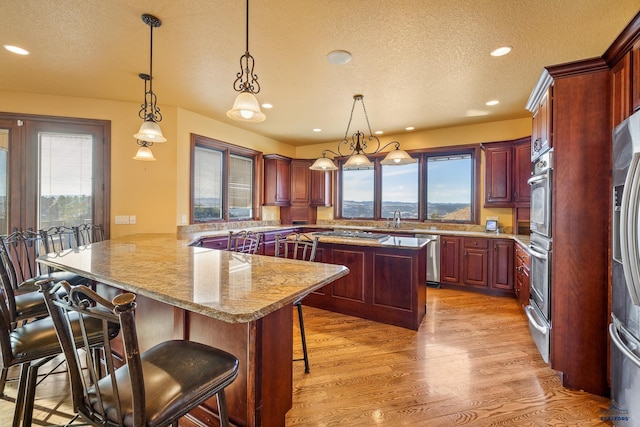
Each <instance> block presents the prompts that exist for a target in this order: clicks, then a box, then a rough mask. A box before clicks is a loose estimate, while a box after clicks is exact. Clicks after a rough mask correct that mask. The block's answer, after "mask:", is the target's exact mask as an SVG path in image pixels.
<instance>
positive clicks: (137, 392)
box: [41, 282, 238, 427]
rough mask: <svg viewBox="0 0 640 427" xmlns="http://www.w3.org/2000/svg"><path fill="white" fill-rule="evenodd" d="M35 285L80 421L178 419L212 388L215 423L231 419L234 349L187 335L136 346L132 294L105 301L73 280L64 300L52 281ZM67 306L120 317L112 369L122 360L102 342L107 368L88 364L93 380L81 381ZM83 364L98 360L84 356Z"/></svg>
mask: <svg viewBox="0 0 640 427" xmlns="http://www.w3.org/2000/svg"><path fill="white" fill-rule="evenodd" d="M62 283H63V285H64V282H62ZM41 286H42V290H43V292H44V295H45V301H46V304H47V308H48V309H49V313H50V315H51V318H52V319H53V322H54V324H55V326H56V332H57V334H58V339H59V341H60V345H61V346H62V348H63V350H64V355H65V359H66V361H67V366H68V372H69V379H70V383H71V394H72V398H73V407H74V409H75V411H77V413H78V414H79V415H80V417H81V418H82V419H83V420H84V421H86V422H88V423H90V424H91V425H94V426H104V425H109V426H125V425H126V426H136V427H143V426H153V427H161V426H168V425H174V426H177V425H178V419H179V418H180V417H182V416H183V415H185V414H187V413H188V412H189V411H191V410H192V409H193V408H195V407H196V406H198V405H199V404H201V403H203V402H204V401H206V400H208V399H209V398H211V397H213V396H214V395H215V396H217V400H218V412H219V416H220V423H221V425H222V426H228V425H229V419H228V415H227V407H226V400H225V394H224V389H225V387H226V386H227V385H229V384H231V383H232V382H233V381H234V380H235V378H236V376H237V375H238V359H236V358H235V357H234V356H232V355H231V354H229V353H227V352H224V351H222V350H219V349H217V348H213V347H210V346H207V345H204V344H200V343H197V342H192V341H185V340H172V341H165V342H162V343H160V344H157V345H155V346H154V347H152V348H151V349H149V350H147V351H145V352H144V353H140V351H139V348H138V338H137V333H136V327H135V319H134V311H135V308H136V302H135V295H133V294H131V293H124V294H120V295H118V296H116V297H115V298H114V299H113V301H112V302H110V301H108V300H106V299H104V298H102V297H101V296H100V295H99V294H97V293H96V292H95V291H93V290H92V289H90V288H88V287H86V286H76V287H73V288H69V291H68V294H69V295H68V299H67V300H63V299H61V298H60V296H59V295H57V294H56V293H52V292H50V288H51V283H50V282H41ZM65 286H66V285H65ZM100 308H103V310H100ZM104 309H106V310H104ZM73 313H77V314H81V315H82V317H80V319H84V318H85V316H86V317H88V318H92V319H98V320H100V321H102V323H103V325H107V324H108V322H118V323H119V324H120V328H121V332H122V340H123V343H124V349H125V351H124V353H125V354H124V355H123V356H124V359H125V360H126V364H124V365H122V366H120V367H119V368H117V366H119V365H120V363H121V361H122V359H118V358H117V357H116V356H114V354H113V352H112V349H111V345H110V343H109V342H105V350H104V355H103V357H104V358H105V362H106V363H105V365H106V367H103V368H104V369H106V375H104V374H103V373H102V372H100V371H95V370H93V369H90V375H91V379H92V380H91V381H84V377H83V369H82V368H83V367H82V366H81V365H80V363H79V358H78V345H77V344H78V343H76V342H74V340H73V339H72V338H71V333H70V325H69V322H68V319H69V315H71V314H73ZM83 340H86V337H83ZM88 356H89V357H90V358H91V354H88ZM87 366H88V367H91V368H94V367H95V366H97V365H96V364H95V363H94V362H93V361H92V360H90V361H89V362H88V363H87Z"/></svg>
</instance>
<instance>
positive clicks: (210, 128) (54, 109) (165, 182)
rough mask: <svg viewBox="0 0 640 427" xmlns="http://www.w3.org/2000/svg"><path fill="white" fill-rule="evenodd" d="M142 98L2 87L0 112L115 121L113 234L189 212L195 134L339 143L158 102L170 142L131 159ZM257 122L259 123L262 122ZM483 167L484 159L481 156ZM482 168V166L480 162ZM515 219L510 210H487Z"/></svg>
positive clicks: (416, 142) (409, 144) (259, 142)
mask: <svg viewBox="0 0 640 427" xmlns="http://www.w3.org/2000/svg"><path fill="white" fill-rule="evenodd" d="M139 108H140V106H139V104H138V103H126V102H116V101H106V100H98V99H86V98H72V97H60V96H48V95H39V94H30V93H19V92H11V91H0V111H2V112H10V113H24V114H40V115H50V116H64V117H79V118H90V119H102V120H110V121H111V235H112V236H113V237H117V236H122V235H126V234H133V233H153V232H175V231H176V225H179V224H181V223H182V217H183V215H187V217H188V215H189V177H190V173H189V161H190V158H189V154H190V135H191V133H195V134H199V135H203V136H206V137H210V138H214V139H218V140H220V141H224V142H227V143H231V144H236V145H241V146H244V147H249V148H252V149H255V150H258V151H261V152H263V153H265V154H269V153H279V154H283V155H285V156H289V157H295V158H315V157H318V156H320V153H321V152H322V150H323V149H324V148H331V149H335V147H336V144H337V141H335V142H332V143H328V144H321V145H310V146H305V147H293V146H291V145H288V144H284V143H281V142H279V141H276V140H273V139H270V138H266V137H263V136H260V135H257V134H255V133H253V132H249V131H245V130H242V129H239V128H236V127H234V126H231V125H229V124H226V123H222V122H219V121H216V120H213V119H210V118H207V117H204V116H202V115H199V114H196V113H193V112H191V111H188V110H184V109H182V108H176V107H171V106H163V105H160V108H161V109H162V114H163V120H162V123H161V126H162V131H163V133H164V135H165V136H166V137H167V140H168V141H167V142H166V143H162V144H155V145H153V147H152V150H153V153H154V155H155V157H156V159H157V161H155V162H140V161H136V160H133V156H134V155H135V153H136V150H137V148H138V146H137V145H136V143H135V139H134V138H133V136H132V135H133V133H134V132H135V131H137V129H138V128H139V126H140V123H141V120H140V118H139V117H138V109H139ZM257 126H259V125H257ZM530 134H531V120H530V119H518V120H509V121H502V122H493V123H487V124H479V125H469V126H459V127H452V128H446V129H436V130H428V131H422V132H411V133H403V134H400V135H395V136H393V135H392V136H385V137H384V138H382V139H381V140H382V142H383V143H386V142H389V141H393V140H398V141H400V143H401V144H402V148H404V149H406V150H410V149H417V148H425V147H440V146H446V145H461V144H471V143H480V142H489V141H500V140H508V139H515V138H519V137H522V136H526V135H530ZM483 165H484V162H483ZM483 167H484V166H483ZM263 213H264V215H265V219H274V218H275V219H278V218H279V212H278V211H277V208H271V209H269V208H265V209H264V212H263ZM115 215H136V219H137V223H136V224H135V225H116V224H114V217H115ZM493 215H498V216H499V218H500V223H501V224H503V225H510V224H511V210H510V209H482V211H481V217H482V222H484V220H485V218H486V217H487V216H493ZM318 216H319V218H320V219H327V218H331V216H332V209H331V208H320V209H319V212H318Z"/></svg>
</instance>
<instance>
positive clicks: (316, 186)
mask: <svg viewBox="0 0 640 427" xmlns="http://www.w3.org/2000/svg"><path fill="white" fill-rule="evenodd" d="M310 172H311V196H310V197H311V198H310V200H309V206H331V172H326V171H310Z"/></svg>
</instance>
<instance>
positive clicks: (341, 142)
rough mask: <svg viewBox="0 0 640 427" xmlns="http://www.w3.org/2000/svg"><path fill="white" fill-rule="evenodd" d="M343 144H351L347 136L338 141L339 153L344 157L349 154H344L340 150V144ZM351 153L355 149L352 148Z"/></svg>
mask: <svg viewBox="0 0 640 427" xmlns="http://www.w3.org/2000/svg"><path fill="white" fill-rule="evenodd" d="M342 144H345V145H349V140H348V139H347V138H346V137H344V138H343V139H342V140H341V141H340V142H338V153H339V155H340V156H342V157H344V156H347V154H344V153H343V152H342V151H341V150H340V146H341V145H342ZM350 154H353V149H351V153H350Z"/></svg>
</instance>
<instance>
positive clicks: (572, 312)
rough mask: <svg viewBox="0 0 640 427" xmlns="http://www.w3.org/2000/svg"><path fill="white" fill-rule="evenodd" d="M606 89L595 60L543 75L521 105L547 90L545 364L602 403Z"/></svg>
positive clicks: (607, 79)
mask: <svg viewBox="0 0 640 427" xmlns="http://www.w3.org/2000/svg"><path fill="white" fill-rule="evenodd" d="M611 86H612V85H611V70H610V69H609V66H608V65H607V63H606V62H605V61H604V59H602V58H595V59H589V60H585V61H578V62H574V63H570V64H562V65H557V66H551V67H546V68H545V70H544V71H543V74H542V76H541V77H540V79H539V81H538V84H537V85H536V87H535V88H534V90H533V92H532V95H531V97H530V98H529V102H528V103H527V109H529V111H535V109H536V106H537V105H538V102H539V95H540V94H543V93H546V92H547V91H548V89H549V88H550V87H552V88H553V91H552V93H553V98H552V101H553V105H552V108H551V110H550V112H551V114H552V115H553V117H552V118H551V119H550V120H551V121H552V123H553V156H554V157H553V175H552V179H553V182H552V185H553V187H552V188H553V194H552V198H553V202H552V206H551V208H552V214H551V218H552V219H551V229H552V230H553V252H552V256H551V321H552V325H553V327H552V328H551V332H550V355H549V364H550V366H551V368H553V369H555V370H556V371H558V372H559V373H560V377H561V379H562V383H563V385H564V386H565V387H570V388H575V389H582V390H585V391H588V392H590V393H594V394H598V395H602V396H604V395H606V394H607V393H608V384H607V368H606V366H607V354H608V352H607V343H608V334H607V326H608V323H609V317H608V313H607V302H606V301H607V299H608V293H607V284H608V282H609V280H610V271H609V267H608V266H609V261H610V258H609V237H610V236H609V233H610V231H609V230H610V219H609V212H610V209H609V208H606V207H608V206H610V204H611V188H609V179H608V178H607V177H609V176H610V174H611V125H612V122H611V97H612V95H611V89H612V88H611ZM594 206H598V207H605V208H597V209H594ZM576 248H579V250H576Z"/></svg>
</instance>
